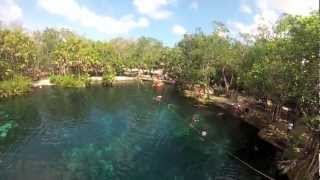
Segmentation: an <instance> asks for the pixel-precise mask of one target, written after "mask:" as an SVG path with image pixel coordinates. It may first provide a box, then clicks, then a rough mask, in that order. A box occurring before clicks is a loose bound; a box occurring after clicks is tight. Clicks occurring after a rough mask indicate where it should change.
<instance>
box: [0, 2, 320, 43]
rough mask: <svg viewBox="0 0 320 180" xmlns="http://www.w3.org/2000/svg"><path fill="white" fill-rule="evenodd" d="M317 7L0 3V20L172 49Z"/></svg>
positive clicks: (281, 4)
mask: <svg viewBox="0 0 320 180" xmlns="http://www.w3.org/2000/svg"><path fill="white" fill-rule="evenodd" d="M318 7H319V0H0V21H1V23H2V24H3V25H12V24H19V25H22V26H23V27H24V28H26V29H27V30H29V31H35V30H43V29H45V28H46V27H54V28H68V29H70V30H72V31H74V32H76V33H77V34H79V35H83V36H85V37H87V38H90V39H94V40H110V39H112V38H115V37H125V38H132V39H136V38H139V37H141V36H148V37H153V38H156V39H158V40H160V41H162V42H163V43H164V45H167V46H174V44H175V43H177V42H178V41H179V40H180V39H181V38H182V37H183V35H184V34H185V33H192V32H194V31H195V29H197V28H201V29H202V30H203V31H204V32H206V33H210V32H212V30H213V21H219V22H222V23H224V24H225V25H226V26H227V27H228V28H229V30H230V32H231V33H232V34H233V35H236V34H238V33H239V32H243V33H256V31H257V27H258V25H260V24H264V25H267V26H271V24H273V23H274V22H276V20H277V19H278V18H279V17H280V16H281V15H282V14H283V13H288V14H295V15H306V14H308V13H309V12H310V11H312V10H317V9H318Z"/></svg>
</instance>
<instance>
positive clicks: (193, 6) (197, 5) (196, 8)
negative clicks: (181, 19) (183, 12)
mask: <svg viewBox="0 0 320 180" xmlns="http://www.w3.org/2000/svg"><path fill="white" fill-rule="evenodd" d="M189 7H190V8H191V9H193V10H198V9H199V4H198V2H197V1H192V2H191V3H190V6H189Z"/></svg>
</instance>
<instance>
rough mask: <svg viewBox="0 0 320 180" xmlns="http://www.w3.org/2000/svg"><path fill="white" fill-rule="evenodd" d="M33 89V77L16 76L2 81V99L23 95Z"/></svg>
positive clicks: (0, 91)
mask: <svg viewBox="0 0 320 180" xmlns="http://www.w3.org/2000/svg"><path fill="white" fill-rule="evenodd" d="M30 90H31V79H29V78H27V77H24V76H15V77H13V78H12V79H10V80H5V81H0V99H1V98H7V97H10V96H17V95H23V94H25V93H27V92H29V91H30Z"/></svg>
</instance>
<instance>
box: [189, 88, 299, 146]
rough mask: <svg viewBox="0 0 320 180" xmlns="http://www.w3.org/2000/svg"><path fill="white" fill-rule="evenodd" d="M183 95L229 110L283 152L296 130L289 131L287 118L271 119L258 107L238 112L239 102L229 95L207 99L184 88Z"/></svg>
mask: <svg viewBox="0 0 320 180" xmlns="http://www.w3.org/2000/svg"><path fill="white" fill-rule="evenodd" d="M183 95H184V96H185V97H188V98H191V99H193V100H195V101H196V102H197V103H199V104H200V105H206V106H210V105H213V106H217V107H220V108H222V109H224V110H226V111H228V112H229V113H231V114H232V115H233V116H235V117H238V118H239V119H240V120H241V121H243V122H245V123H248V124H250V125H252V126H254V127H255V128H257V129H258V130H259V131H258V134H257V136H258V137H259V138H261V139H262V140H264V141H266V142H268V143H269V144H271V145H272V146H274V147H275V148H277V149H278V150H280V151H282V152H283V151H285V150H286V149H287V148H288V141H289V139H288V134H289V133H290V134H291V133H293V132H294V131H295V130H294V129H293V130H292V131H291V132H288V130H287V127H288V122H287V121H286V120H283V119H281V120H278V121H271V117H270V113H269V112H266V111H263V110H260V109H258V108H252V107H249V112H243V111H241V112H236V111H235V107H234V106H235V104H236V103H237V102H236V101H235V100H232V99H231V98H228V97H222V96H214V95H209V97H208V98H207V99H205V98H202V97H197V96H196V95H195V92H193V91H192V90H183ZM246 99H248V97H243V96H239V102H241V101H244V100H246ZM299 128H300V127H299Z"/></svg>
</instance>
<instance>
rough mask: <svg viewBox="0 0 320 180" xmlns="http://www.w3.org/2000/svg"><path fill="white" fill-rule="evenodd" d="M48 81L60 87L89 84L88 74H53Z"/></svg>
mask: <svg viewBox="0 0 320 180" xmlns="http://www.w3.org/2000/svg"><path fill="white" fill-rule="evenodd" d="M50 82H52V83H53V84H55V85H57V86H60V87H86V86H89V85H90V79H89V77H88V76H75V75H63V76H62V75H53V76H50Z"/></svg>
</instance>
